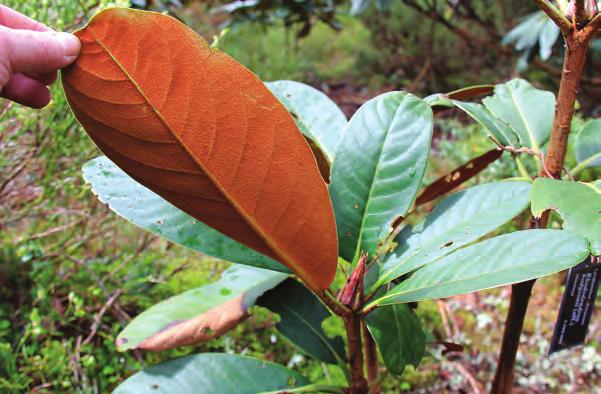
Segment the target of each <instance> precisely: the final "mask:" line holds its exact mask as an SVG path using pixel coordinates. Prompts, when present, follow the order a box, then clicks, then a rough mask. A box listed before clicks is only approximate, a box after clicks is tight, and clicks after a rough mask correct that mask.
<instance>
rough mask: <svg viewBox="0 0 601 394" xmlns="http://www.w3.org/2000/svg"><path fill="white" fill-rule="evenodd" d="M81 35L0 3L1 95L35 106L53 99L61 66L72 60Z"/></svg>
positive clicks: (75, 55) (76, 53) (75, 54)
mask: <svg viewBox="0 0 601 394" xmlns="http://www.w3.org/2000/svg"><path fill="white" fill-rule="evenodd" d="M80 49H81V44H80V42H79V39H77V37H75V36H74V35H72V34H69V33H57V32H55V31H54V30H52V29H51V28H49V27H47V26H44V25H43V24H41V23H39V22H36V21H34V20H33V19H30V18H28V17H26V16H25V15H23V14H20V13H18V12H17V11H14V10H12V9H10V8H8V7H6V6H3V5H1V4H0V97H4V98H6V99H9V100H12V101H15V102H17V103H20V104H23V105H26V106H28V107H32V108H42V107H44V106H46V105H47V104H48V103H49V102H50V90H49V89H48V86H49V85H51V84H52V83H53V82H54V81H56V78H57V76H58V73H57V70H58V69H60V68H63V67H66V66H68V65H69V64H71V63H72V62H73V61H75V59H77V56H78V55H79V51H80Z"/></svg>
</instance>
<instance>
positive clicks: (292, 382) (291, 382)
mask: <svg viewBox="0 0 601 394" xmlns="http://www.w3.org/2000/svg"><path fill="white" fill-rule="evenodd" d="M288 386H290V387H294V386H296V379H295V377H294V376H290V377H289V378H288Z"/></svg>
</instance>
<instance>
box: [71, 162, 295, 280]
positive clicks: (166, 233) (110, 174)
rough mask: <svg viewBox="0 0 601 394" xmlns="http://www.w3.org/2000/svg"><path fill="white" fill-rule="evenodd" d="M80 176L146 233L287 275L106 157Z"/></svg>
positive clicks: (283, 269)
mask: <svg viewBox="0 0 601 394" xmlns="http://www.w3.org/2000/svg"><path fill="white" fill-rule="evenodd" d="M83 175H84V178H85V180H86V181H87V182H88V183H89V184H90V185H92V190H93V192H94V193H95V194H96V195H97V196H98V198H99V199H100V200H101V201H102V202H104V203H105V204H108V206H109V208H111V209H112V210H113V211H114V212H115V213H117V215H119V216H121V217H123V218H124V219H126V220H128V221H130V222H132V223H133V224H135V225H136V226H139V227H141V228H143V229H144V230H146V231H150V232H151V233H154V234H157V235H160V236H162V237H165V238H167V239H168V240H170V241H172V242H175V243H178V244H180V245H183V246H186V247H188V248H191V249H194V250H196V251H198V252H201V253H204V254H207V255H209V256H213V257H217V258H220V259H223V260H227V261H231V262H234V263H239V264H245V265H251V266H255V267H259V268H267V269H272V270H275V271H280V272H290V271H289V270H288V269H287V268H286V267H284V266H283V265H282V264H280V263H278V262H276V261H275V260H273V259H271V258H269V257H267V256H264V255H262V254H260V253H258V252H255V251H254V250H252V249H250V248H248V247H247V246H245V245H242V244H241V243H239V242H236V241H234V240H233V239H231V238H229V237H227V236H225V235H223V234H221V233H220V232H218V231H217V230H214V229H212V228H211V227H209V226H207V225H205V224H204V223H201V222H199V221H198V220H196V219H194V218H193V217H191V216H189V215H188V214H186V213H184V212H183V211H182V210H180V209H178V208H176V207H174V206H173V205H171V204H170V203H168V202H167V201H165V200H164V199H163V198H162V197H160V196H158V195H157V194H155V193H154V192H152V191H150V190H149V189H147V188H146V187H144V186H142V185H140V184H139V183H137V182H136V181H134V180H133V179H132V178H131V177H130V176H129V175H127V174H126V173H125V172H124V171H122V170H121V169H120V168H119V167H117V166H116V165H115V164H113V163H112V162H111V161H110V160H109V159H108V158H106V157H105V156H101V157H98V158H96V159H93V160H90V161H89V162H87V163H86V164H85V165H84V167H83Z"/></svg>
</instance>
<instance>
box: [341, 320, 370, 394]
mask: <svg viewBox="0 0 601 394" xmlns="http://www.w3.org/2000/svg"><path fill="white" fill-rule="evenodd" d="M361 324H362V319H361V317H360V316H359V315H357V314H354V313H353V314H351V315H350V316H347V317H345V318H344V327H345V328H346V337H347V342H348V357H349V364H350V366H351V387H350V391H349V393H350V394H367V380H365V375H364V373H363V346H362V341H361Z"/></svg>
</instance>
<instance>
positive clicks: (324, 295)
mask: <svg viewBox="0 0 601 394" xmlns="http://www.w3.org/2000/svg"><path fill="white" fill-rule="evenodd" d="M315 295H317V296H318V297H319V298H320V299H321V301H322V302H323V303H324V304H325V305H326V306H327V307H328V308H330V310H331V311H332V312H334V313H335V314H336V315H338V316H342V317H347V316H350V315H352V313H353V312H352V311H351V310H350V309H349V308H347V307H346V306H344V305H342V303H341V302H340V301H338V300H337V299H336V297H334V296H332V294H330V293H329V292H328V291H325V292H315Z"/></svg>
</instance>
